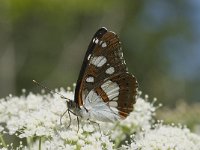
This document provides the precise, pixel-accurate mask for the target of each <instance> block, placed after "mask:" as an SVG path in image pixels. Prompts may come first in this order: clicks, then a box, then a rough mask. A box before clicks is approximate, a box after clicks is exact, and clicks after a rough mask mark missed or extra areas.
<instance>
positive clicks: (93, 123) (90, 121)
mask: <svg viewBox="0 0 200 150" xmlns="http://www.w3.org/2000/svg"><path fill="white" fill-rule="evenodd" d="M88 121H89V122H90V123H93V124H96V125H97V126H98V128H99V131H100V133H101V127H100V125H99V123H97V122H95V121H92V120H89V119H88ZM101 136H102V133H101Z"/></svg>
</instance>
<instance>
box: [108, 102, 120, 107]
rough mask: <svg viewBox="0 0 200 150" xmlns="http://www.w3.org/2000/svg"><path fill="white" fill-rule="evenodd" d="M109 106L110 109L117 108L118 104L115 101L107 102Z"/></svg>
mask: <svg viewBox="0 0 200 150" xmlns="http://www.w3.org/2000/svg"><path fill="white" fill-rule="evenodd" d="M109 106H111V107H117V106H118V103H117V102H116V101H111V102H109Z"/></svg>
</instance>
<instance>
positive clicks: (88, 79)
mask: <svg viewBox="0 0 200 150" xmlns="http://www.w3.org/2000/svg"><path fill="white" fill-rule="evenodd" d="M86 82H94V77H87V78H86Z"/></svg>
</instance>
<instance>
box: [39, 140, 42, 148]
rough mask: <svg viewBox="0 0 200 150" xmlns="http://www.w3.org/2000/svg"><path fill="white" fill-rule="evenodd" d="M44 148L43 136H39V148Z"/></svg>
mask: <svg viewBox="0 0 200 150" xmlns="http://www.w3.org/2000/svg"><path fill="white" fill-rule="evenodd" d="M41 149H42V137H40V138H39V150H41Z"/></svg>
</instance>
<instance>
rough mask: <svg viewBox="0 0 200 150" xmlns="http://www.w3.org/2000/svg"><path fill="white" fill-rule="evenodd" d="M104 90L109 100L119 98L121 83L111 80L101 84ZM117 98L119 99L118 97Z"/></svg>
mask: <svg viewBox="0 0 200 150" xmlns="http://www.w3.org/2000/svg"><path fill="white" fill-rule="evenodd" d="M101 88H102V89H103V91H104V92H105V93H106V94H107V96H108V98H109V100H117V99H118V96H119V85H118V84H117V83H116V82H112V81H111V80H108V81H106V82H105V83H104V84H102V85H101ZM116 98H117V99H116Z"/></svg>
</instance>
